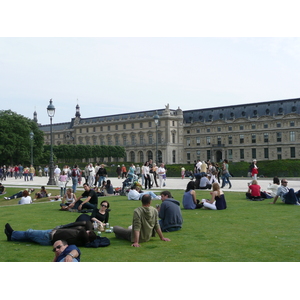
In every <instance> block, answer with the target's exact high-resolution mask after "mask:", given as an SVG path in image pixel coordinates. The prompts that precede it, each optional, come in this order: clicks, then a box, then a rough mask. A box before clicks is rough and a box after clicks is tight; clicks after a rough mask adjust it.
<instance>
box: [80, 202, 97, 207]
mask: <svg viewBox="0 0 300 300" xmlns="http://www.w3.org/2000/svg"><path fill="white" fill-rule="evenodd" d="M94 208H95V205H94V204H91V203H90V202H87V203H84V204H83V205H82V209H94Z"/></svg>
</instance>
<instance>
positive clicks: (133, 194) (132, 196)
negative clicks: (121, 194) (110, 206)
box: [128, 190, 141, 200]
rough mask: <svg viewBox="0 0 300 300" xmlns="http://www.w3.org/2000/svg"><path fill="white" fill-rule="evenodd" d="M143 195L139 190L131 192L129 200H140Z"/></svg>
mask: <svg viewBox="0 0 300 300" xmlns="http://www.w3.org/2000/svg"><path fill="white" fill-rule="evenodd" d="M140 196H141V194H140V193H139V192H138V191H137V190H130V191H129V193H128V200H140Z"/></svg>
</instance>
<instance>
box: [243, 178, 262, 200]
mask: <svg viewBox="0 0 300 300" xmlns="http://www.w3.org/2000/svg"><path fill="white" fill-rule="evenodd" d="M246 197H247V198H248V199H250V200H253V201H259V200H262V195H261V187H260V185H259V184H258V182H257V180H255V179H254V180H252V184H250V185H249V186H248V192H247V193H246Z"/></svg>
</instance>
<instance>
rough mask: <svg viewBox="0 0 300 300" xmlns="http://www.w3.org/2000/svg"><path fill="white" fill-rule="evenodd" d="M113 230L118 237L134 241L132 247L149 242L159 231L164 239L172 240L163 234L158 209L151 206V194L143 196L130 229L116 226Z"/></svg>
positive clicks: (134, 213) (159, 234)
mask: <svg viewBox="0 0 300 300" xmlns="http://www.w3.org/2000/svg"><path fill="white" fill-rule="evenodd" d="M113 232H114V233H115V236H116V238H118V239H125V240H128V241H130V242H131V243H132V245H131V246H132V247H140V246H141V245H140V243H143V242H148V241H149V240H150V239H151V237H153V236H155V232H157V234H158V236H159V237H160V239H161V240H162V241H166V242H169V241H171V240H170V239H168V238H165V237H164V236H163V233H162V231H161V229H160V226H159V223H158V211H157V210H156V209H155V208H154V207H153V206H151V196H150V195H144V196H143V197H142V206H141V207H138V208H136V209H135V210H134V212H133V220H132V226H129V228H128V229H126V228H123V227H120V226H114V228H113Z"/></svg>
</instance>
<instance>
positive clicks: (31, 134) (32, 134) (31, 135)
mask: <svg viewBox="0 0 300 300" xmlns="http://www.w3.org/2000/svg"><path fill="white" fill-rule="evenodd" d="M29 135H30V140H31V160H30V164H31V165H32V166H33V137H34V133H33V132H32V131H30V133H29Z"/></svg>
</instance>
